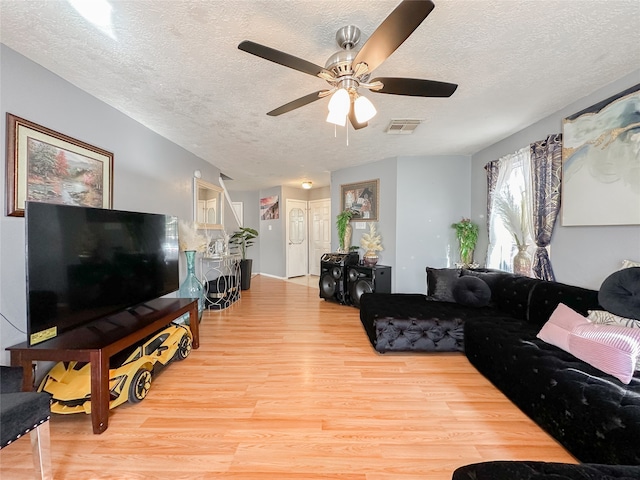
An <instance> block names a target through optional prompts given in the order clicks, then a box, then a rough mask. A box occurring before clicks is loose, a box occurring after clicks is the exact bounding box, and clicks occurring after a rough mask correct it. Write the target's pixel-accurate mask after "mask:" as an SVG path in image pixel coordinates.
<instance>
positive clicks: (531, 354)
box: [464, 315, 640, 465]
mask: <svg viewBox="0 0 640 480" xmlns="http://www.w3.org/2000/svg"><path fill="white" fill-rule="evenodd" d="M537 333H538V327H537V326H536V325H533V324H531V323H528V322H527V321H525V320H517V319H514V318H510V317H507V316H504V315H503V316H501V317H500V316H496V317H493V318H483V319H469V320H468V321H467V322H465V324H464V342H465V353H466V356H467V358H468V359H469V361H470V362H471V364H472V365H473V366H474V367H476V368H477V369H478V371H479V372H480V373H482V374H483V375H484V376H485V377H487V378H488V379H489V380H490V381H491V382H492V383H493V384H494V385H495V386H496V387H497V388H498V389H500V390H501V391H502V392H503V393H504V394H505V395H506V396H507V397H508V398H509V399H510V400H511V401H512V402H513V403H514V404H516V405H517V406H518V407H519V408H520V409H521V410H522V411H523V412H524V413H525V414H527V415H528V416H529V417H530V418H531V419H532V420H533V421H535V422H536V423H537V424H538V425H539V426H540V427H541V428H543V429H544V430H546V431H547V432H548V433H549V434H550V435H552V436H553V437H554V438H555V439H556V440H558V441H559V442H560V443H561V444H562V445H564V446H565V447H566V448H567V450H569V452H571V453H572V454H573V455H574V456H575V457H576V458H578V459H579V460H580V461H582V462H592V463H605V464H622V465H640V448H639V443H638V439H639V438H640V372H636V374H635V376H634V377H633V379H632V380H631V382H630V384H629V385H624V384H622V382H620V381H619V380H618V379H616V378H615V377H612V376H611V375H608V374H606V373H603V372H601V371H600V370H597V369H596V368H594V367H592V366H590V365H588V364H586V363H585V362H582V361H580V360H578V359H577V358H575V357H574V356H573V355H571V354H570V353H567V352H565V351H563V350H561V349H559V348H557V347H554V346H553V345H549V344H548V343H545V342H543V341H542V340H540V339H538V338H536V334H537Z"/></svg>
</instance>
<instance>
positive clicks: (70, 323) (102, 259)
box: [25, 202, 179, 345]
mask: <svg viewBox="0 0 640 480" xmlns="http://www.w3.org/2000/svg"><path fill="white" fill-rule="evenodd" d="M25 219H26V264H27V301H28V303H27V330H28V332H27V333H28V341H29V344H30V345H34V344H36V343H39V342H41V341H44V340H47V339H49V338H51V337H53V336H55V335H57V334H59V333H62V332H64V331H66V330H70V329H72V328H76V327H79V326H80V325H82V324H85V323H88V322H90V321H93V320H96V319H99V318H101V317H105V316H107V315H110V314H113V313H115V312H118V311H121V310H125V309H127V308H129V307H132V306H134V305H138V304H140V303H144V302H146V301H148V300H152V299H154V298H158V297H161V296H163V295H166V294H167V293H170V292H174V291H176V290H178V288H179V279H178V275H179V273H178V255H179V248H178V219H177V218H176V217H173V216H167V215H158V214H151V213H136V212H126V211H119V210H106V209H100V208H86V207H75V206H68V205H58V204H51V203H39V202H27V203H26V207H25Z"/></svg>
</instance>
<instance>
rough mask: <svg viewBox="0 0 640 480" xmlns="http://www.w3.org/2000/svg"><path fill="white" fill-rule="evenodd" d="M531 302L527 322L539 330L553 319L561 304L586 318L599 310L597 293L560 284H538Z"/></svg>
mask: <svg viewBox="0 0 640 480" xmlns="http://www.w3.org/2000/svg"><path fill="white" fill-rule="evenodd" d="M530 301H531V304H530V306H529V311H528V314H527V320H528V321H529V323H531V324H533V325H535V326H536V327H538V328H542V326H543V325H544V324H545V323H546V322H547V320H549V318H551V314H552V313H553V311H554V310H555V309H556V308H557V307H558V305H559V304H560V303H564V304H565V305H566V306H567V307H569V308H571V309H572V310H575V311H576V312H578V313H579V314H580V315H583V316H585V317H586V316H587V315H588V314H589V310H594V309H596V308H599V307H598V292H597V291H595V290H589V289H586V288H582V287H574V286H572V285H565V284H564V283H558V282H539V283H536V285H535V286H534V288H533V290H532V291H531V299H530Z"/></svg>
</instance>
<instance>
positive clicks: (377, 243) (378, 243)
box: [360, 222, 384, 266]
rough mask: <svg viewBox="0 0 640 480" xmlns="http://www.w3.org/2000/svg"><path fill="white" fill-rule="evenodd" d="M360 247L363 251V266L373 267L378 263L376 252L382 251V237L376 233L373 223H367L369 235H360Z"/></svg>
mask: <svg viewBox="0 0 640 480" xmlns="http://www.w3.org/2000/svg"><path fill="white" fill-rule="evenodd" d="M360 246H361V247H362V248H363V249H364V255H363V256H362V260H363V261H364V264H365V265H368V266H373V265H375V264H376V263H378V259H379V257H378V252H381V251H382V250H384V249H383V247H382V237H381V236H380V234H379V233H378V231H377V227H376V223H375V222H369V233H364V234H362V237H361V238H360Z"/></svg>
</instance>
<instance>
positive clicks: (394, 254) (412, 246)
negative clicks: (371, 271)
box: [331, 156, 471, 293]
mask: <svg viewBox="0 0 640 480" xmlns="http://www.w3.org/2000/svg"><path fill="white" fill-rule="evenodd" d="M470 161H471V159H470V157H467V156H440V157H398V158H390V159H386V160H381V161H379V162H375V163H370V164H367V165H366V166H364V167H352V168H345V169H342V170H338V171H335V172H333V173H332V175H331V185H332V196H331V213H332V216H333V217H334V218H335V216H336V215H338V213H339V212H340V205H341V198H340V195H341V193H340V192H341V188H340V187H341V185H342V184H345V183H353V182H359V181H365V180H371V179H375V178H379V179H380V220H379V222H378V232H379V233H380V234H381V236H382V245H383V247H384V250H383V251H382V252H381V253H380V262H379V263H380V264H382V265H389V266H391V267H392V280H393V281H392V290H393V291H394V292H402V293H426V280H425V267H426V266H427V265H429V266H433V267H448V266H452V265H453V264H454V263H455V262H457V261H458V257H457V255H458V254H457V248H458V247H457V243H456V239H455V232H454V230H453V229H452V228H451V224H452V223H454V222H457V221H458V220H460V219H461V218H462V217H468V216H469V202H470V192H469V185H470V183H471V178H470V176H471V169H470ZM357 223H358V222H352V225H354V230H353V239H352V244H353V245H360V238H361V237H362V234H363V233H366V232H368V231H369V230H368V229H369V227H368V224H367V223H366V222H362V223H363V224H364V225H365V226H366V228H365V229H364V230H360V229H357V228H355V226H356V225H357ZM332 246H333V247H334V250H335V249H336V248H337V246H338V237H337V233H336V231H335V228H334V229H333V232H332ZM359 253H360V256H362V255H363V254H364V251H362V249H360V252H359Z"/></svg>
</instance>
